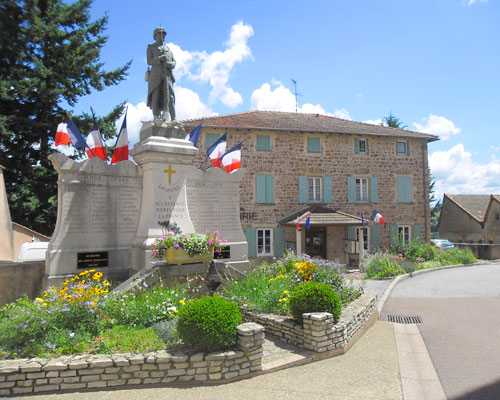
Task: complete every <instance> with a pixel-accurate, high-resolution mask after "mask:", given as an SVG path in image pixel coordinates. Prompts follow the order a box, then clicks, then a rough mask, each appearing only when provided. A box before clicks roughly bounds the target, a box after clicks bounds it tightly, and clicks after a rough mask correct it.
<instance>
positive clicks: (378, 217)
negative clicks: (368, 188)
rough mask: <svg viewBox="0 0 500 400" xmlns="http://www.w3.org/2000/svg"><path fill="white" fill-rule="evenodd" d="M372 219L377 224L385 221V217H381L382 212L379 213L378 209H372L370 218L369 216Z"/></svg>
mask: <svg viewBox="0 0 500 400" xmlns="http://www.w3.org/2000/svg"><path fill="white" fill-rule="evenodd" d="M370 219H371V220H372V221H375V223H377V224H379V225H383V224H384V222H385V218H384V217H382V214H380V213H379V212H378V211H376V210H375V211H374V212H373V214H372V216H371V218H370Z"/></svg>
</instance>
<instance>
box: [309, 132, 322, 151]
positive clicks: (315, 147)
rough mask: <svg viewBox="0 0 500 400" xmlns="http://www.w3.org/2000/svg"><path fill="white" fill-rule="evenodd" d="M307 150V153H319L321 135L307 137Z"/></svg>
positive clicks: (320, 149)
mask: <svg viewBox="0 0 500 400" xmlns="http://www.w3.org/2000/svg"><path fill="white" fill-rule="evenodd" d="M307 152H308V153H321V152H322V146H321V137H318V136H308V137H307Z"/></svg>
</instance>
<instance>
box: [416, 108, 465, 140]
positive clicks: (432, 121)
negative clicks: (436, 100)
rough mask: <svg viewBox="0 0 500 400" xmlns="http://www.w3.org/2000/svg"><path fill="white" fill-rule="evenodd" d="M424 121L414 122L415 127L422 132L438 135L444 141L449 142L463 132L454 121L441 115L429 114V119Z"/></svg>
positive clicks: (426, 118) (425, 118)
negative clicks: (448, 140)
mask: <svg viewBox="0 0 500 400" xmlns="http://www.w3.org/2000/svg"><path fill="white" fill-rule="evenodd" d="M422 120H423V123H418V122H414V123H413V126H415V128H416V129H417V130H418V131H420V132H425V133H430V134H431V135H438V136H439V137H440V138H441V139H442V140H447V139H449V138H450V137H451V136H453V135H458V134H459V133H460V132H461V131H462V130H461V129H460V128H458V127H456V126H455V124H454V123H453V122H452V121H450V120H449V119H446V118H445V117H441V116H439V115H434V114H429V117H424V118H423V119H422Z"/></svg>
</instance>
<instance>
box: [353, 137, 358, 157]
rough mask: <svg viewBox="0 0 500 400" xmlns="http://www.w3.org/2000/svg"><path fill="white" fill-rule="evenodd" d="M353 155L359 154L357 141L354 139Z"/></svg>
mask: <svg viewBox="0 0 500 400" xmlns="http://www.w3.org/2000/svg"><path fill="white" fill-rule="evenodd" d="M354 153H355V154H359V139H354Z"/></svg>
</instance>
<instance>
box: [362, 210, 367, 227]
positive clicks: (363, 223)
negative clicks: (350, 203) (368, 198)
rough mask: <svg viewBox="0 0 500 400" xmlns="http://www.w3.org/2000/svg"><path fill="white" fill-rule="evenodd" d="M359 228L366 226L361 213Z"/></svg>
mask: <svg viewBox="0 0 500 400" xmlns="http://www.w3.org/2000/svg"><path fill="white" fill-rule="evenodd" d="M361 226H366V223H365V219H364V218H363V213H361Z"/></svg>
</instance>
